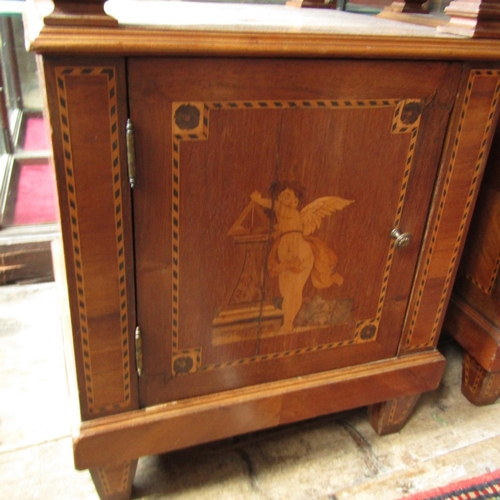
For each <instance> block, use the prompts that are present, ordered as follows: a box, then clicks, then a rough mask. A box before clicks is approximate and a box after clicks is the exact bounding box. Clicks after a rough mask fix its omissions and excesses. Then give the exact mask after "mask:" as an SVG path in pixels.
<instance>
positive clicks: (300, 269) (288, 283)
mask: <svg viewBox="0 0 500 500" xmlns="http://www.w3.org/2000/svg"><path fill="white" fill-rule="evenodd" d="M271 190H272V194H273V199H271V198H263V197H262V195H261V193H259V192H258V191H254V192H253V193H252V194H251V195H250V198H251V199H252V201H253V202H254V203H257V204H259V205H260V206H262V207H264V208H268V209H271V210H273V211H274V213H275V214H276V224H275V226H274V229H275V231H274V233H273V237H274V238H275V242H274V244H273V246H272V248H271V251H270V254H269V258H268V271H269V274H270V275H271V276H278V280H279V289H280V292H281V295H282V297H283V304H282V311H283V325H282V326H281V329H280V332H282V333H289V332H291V331H293V322H294V320H295V317H296V316H297V314H298V312H299V310H300V307H301V306H302V291H303V289H304V285H305V284H306V282H307V280H308V278H309V276H311V281H312V284H313V286H314V287H316V288H327V287H330V286H331V285H333V284H334V283H335V284H336V285H338V286H340V285H341V284H342V283H343V281H344V279H343V278H342V276H341V275H340V274H339V273H337V272H336V270H335V268H336V265H337V260H338V259H337V255H336V254H335V253H334V252H333V250H331V249H330V248H329V247H328V245H327V244H326V243H325V242H324V241H323V240H321V239H319V238H317V237H315V236H311V234H312V233H313V232H314V231H315V230H316V229H318V228H319V227H320V225H321V221H322V220H323V218H324V217H326V216H329V215H331V214H332V213H333V212H335V211H338V210H342V209H343V208H345V207H347V206H348V205H350V204H351V203H353V201H351V200H344V199H342V198H339V197H337V196H324V197H321V198H318V199H316V200H315V201H313V202H312V203H310V204H309V205H307V206H306V207H304V208H303V209H302V210H301V211H300V212H299V210H298V208H297V207H298V205H299V202H300V198H302V196H303V193H304V188H302V186H300V184H298V183H296V182H293V181H283V182H279V183H275V184H273V186H272V187H271Z"/></svg>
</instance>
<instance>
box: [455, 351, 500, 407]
mask: <svg viewBox="0 0 500 500" xmlns="http://www.w3.org/2000/svg"><path fill="white" fill-rule="evenodd" d="M462 394H463V395H464V396H465V397H466V398H467V399H468V400H469V401H470V402H471V403H472V404H474V405H476V406H483V405H489V404H492V403H494V402H495V401H496V400H497V399H498V397H499V396H500V372H489V371H486V370H485V369H484V368H483V367H482V366H481V365H480V364H479V363H478V362H477V361H476V360H475V359H474V358H472V357H471V356H469V354H467V353H464V362H463V367H462Z"/></svg>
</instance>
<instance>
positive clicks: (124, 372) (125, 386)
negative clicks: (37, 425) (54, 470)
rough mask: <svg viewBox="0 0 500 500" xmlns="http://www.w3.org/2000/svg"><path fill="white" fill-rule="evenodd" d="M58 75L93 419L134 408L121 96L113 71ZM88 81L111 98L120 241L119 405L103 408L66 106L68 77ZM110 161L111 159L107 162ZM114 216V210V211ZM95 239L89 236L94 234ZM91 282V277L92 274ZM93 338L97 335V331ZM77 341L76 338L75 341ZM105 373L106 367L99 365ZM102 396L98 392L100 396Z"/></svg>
mask: <svg viewBox="0 0 500 500" xmlns="http://www.w3.org/2000/svg"><path fill="white" fill-rule="evenodd" d="M55 76H56V82H57V94H58V99H59V120H60V126H61V135H62V149H63V156H64V171H65V181H66V194H67V197H68V207H69V214H68V219H69V221H70V224H71V237H72V253H73V264H74V269H73V272H74V276H75V279H76V293H77V297H78V300H77V303H78V319H79V325H78V326H76V327H74V328H75V331H77V332H78V334H79V338H80V342H81V349H82V354H83V370H84V380H85V388H86V391H85V394H86V401H87V410H88V412H89V414H91V415H98V414H100V413H105V412H109V411H117V410H121V409H126V408H128V407H130V405H131V386H130V362H129V352H130V346H129V326H128V322H129V318H128V303H127V277H126V262H125V247H124V245H125V243H124V234H123V231H124V223H123V210H122V208H123V207H122V187H121V186H122V178H121V171H120V168H121V158H120V147H119V133H118V111H117V93H116V70H115V68H114V67H87V66H82V67H56V68H55ZM74 77H77V78H87V77H89V78H90V77H92V78H95V77H98V78H102V80H103V82H105V85H106V86H105V88H106V94H107V95H106V97H107V100H108V108H107V115H108V117H109V122H108V123H104V124H102V126H103V129H104V133H105V134H107V135H108V138H109V158H110V161H111V168H110V171H109V177H110V179H111V184H112V193H110V195H111V196H110V199H113V200H114V201H113V204H114V208H113V214H112V215H111V216H112V217H114V228H115V243H116V254H115V259H114V261H115V264H116V274H115V276H116V278H117V289H116V300H117V302H118V304H119V314H118V319H117V325H116V332H117V334H116V338H115V339H114V346H116V348H117V349H118V350H120V351H121V374H120V373H118V376H119V377H121V386H122V390H121V391H120V392H119V395H118V396H119V397H117V399H116V401H114V402H112V403H109V404H102V400H104V399H106V397H105V396H104V395H103V394H101V391H98V390H97V389H96V388H95V384H94V382H95V379H96V373H95V370H94V366H93V364H94V362H93V355H92V354H93V343H92V333H91V328H90V326H89V318H90V316H91V313H92V310H93V309H94V307H99V305H98V304H97V303H96V302H95V300H96V299H95V298H93V299H89V294H88V287H87V281H89V280H88V278H89V277H88V276H87V274H86V262H85V258H84V256H83V254H82V242H83V240H84V237H83V235H82V233H81V230H80V224H79V195H80V196H81V195H82V194H81V192H80V191H79V190H80V189H81V188H80V186H79V185H78V183H77V181H76V174H75V165H74V151H73V149H74V148H73V144H72V134H71V132H72V131H71V127H70V121H71V119H72V115H71V105H69V104H68V94H67V80H68V78H74ZM108 161H109V160H108ZM110 212H111V211H110ZM90 237H91V236H90ZM90 278H92V277H91V276H90ZM93 333H94V334H95V332H93ZM76 338H78V337H76ZM101 370H102V367H101ZM98 392H99V394H98Z"/></svg>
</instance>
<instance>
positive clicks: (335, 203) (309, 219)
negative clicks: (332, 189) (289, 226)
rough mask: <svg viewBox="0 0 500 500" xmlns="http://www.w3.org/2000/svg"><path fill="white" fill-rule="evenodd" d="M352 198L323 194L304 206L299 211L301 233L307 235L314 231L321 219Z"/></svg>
mask: <svg viewBox="0 0 500 500" xmlns="http://www.w3.org/2000/svg"><path fill="white" fill-rule="evenodd" d="M353 201H354V200H344V199H343V198H339V197H338V196H323V197H322V198H318V199H317V200H314V201H313V202H312V203H309V205H307V206H305V207H304V208H303V209H302V210H301V212H300V220H301V221H302V229H303V234H305V235H308V234H311V233H313V232H314V231H316V229H318V228H319V226H320V225H321V220H322V219H323V217H326V216H327V215H331V214H332V213H333V212H335V211H337V210H342V209H343V208H345V207H347V205H350V204H351V203H353Z"/></svg>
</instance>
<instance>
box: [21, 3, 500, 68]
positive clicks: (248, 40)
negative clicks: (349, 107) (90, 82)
mask: <svg viewBox="0 0 500 500" xmlns="http://www.w3.org/2000/svg"><path fill="white" fill-rule="evenodd" d="M26 2H27V4H28V5H30V4H31V6H30V8H28V10H27V14H26V24H27V29H26V32H27V40H28V44H29V47H30V49H31V50H34V51H36V52H39V53H44V54H50V53H52V54H59V55H61V54H85V53H86V54H89V53H90V54H96V55H97V54H101V55H127V56H130V55H138V56H140V55H145V54H149V55H158V56H160V55H166V54H170V55H191V56H196V55H210V56H238V57H255V56H260V57H299V56H300V57H314V58H318V57H320V58H327V57H348V58H360V57H361V58H365V59H366V58H369V59H396V60H407V59H413V60H422V59H427V60H429V59H433V60H456V61H460V60H484V61H495V60H498V59H499V58H500V41H499V40H494V39H492V40H489V39H488V40H486V39H472V38H469V39H467V38H458V37H436V33H435V30H434V29H432V28H428V29H429V32H428V33H427V35H426V36H412V34H411V32H409V33H406V34H404V33H402V26H404V25H401V24H400V23H394V25H393V27H387V26H386V27H384V28H383V29H372V30H371V31H370V29H366V30H363V31H364V32H363V33H361V34H360V33H359V27H360V26H361V27H363V17H357V18H356V23H355V24H354V23H352V21H351V23H349V22H341V23H340V27H338V26H339V24H338V21H337V23H336V28H335V29H332V31H331V32H328V31H323V32H314V31H309V32H308V31H307V30H305V31H304V32H295V33H290V32H288V30H284V31H274V32H273V31H272V30H268V31H252V30H241V31H238V30H227V29H221V27H220V26H219V27H218V29H216V30H210V29H204V30H196V29H189V27H185V28H184V29H182V30H179V29H175V28H172V27H170V28H169V29H168V30H167V29H165V28H163V29H162V28H161V26H154V25H152V26H149V27H148V28H147V29H144V27H141V26H140V25H136V26H127V27H126V29H119V30H117V29H115V28H106V27H99V29H98V30H96V29H93V28H92V27H85V26H77V25H73V26H64V27H63V28H58V27H57V26H47V25H44V24H43V17H44V16H45V15H46V14H47V13H48V12H47V9H46V8H44V9H42V8H41V7H40V6H37V3H38V2H35V1H34V0H26ZM44 3H46V2H40V4H41V5H44ZM137 3H138V5H141V3H142V2H137ZM155 3H156V4H157V5H159V4H163V3H167V4H168V3H170V2H153V4H155ZM283 8H284V7H283ZM214 9H217V7H216V4H214ZM49 12H50V10H49ZM215 12H216V11H215ZM170 15H172V16H175V11H172V12H171V13H170ZM216 18H217V16H216V15H215V14H214V19H216ZM176 21H177V22H181V21H182V20H179V19H176ZM186 21H187V22H189V19H186ZM265 21H266V19H265V17H264V18H262V22H263V23H265ZM366 22H367V23H368V22H369V18H368V16H367V20H366Z"/></svg>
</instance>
